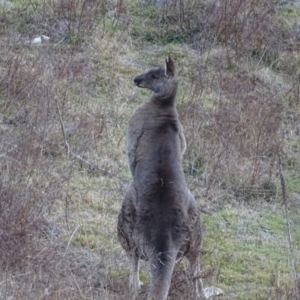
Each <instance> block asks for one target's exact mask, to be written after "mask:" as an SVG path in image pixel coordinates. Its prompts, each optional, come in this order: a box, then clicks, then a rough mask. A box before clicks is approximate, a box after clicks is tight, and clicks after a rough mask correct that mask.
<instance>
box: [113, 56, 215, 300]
mask: <svg viewBox="0 0 300 300" xmlns="http://www.w3.org/2000/svg"><path fill="white" fill-rule="evenodd" d="M134 83H135V84H136V85H137V86H138V87H140V88H147V89H150V90H151V91H152V92H153V93H152V96H151V98H150V100H149V101H148V102H146V103H144V104H142V105H140V106H139V107H138V108H137V109H136V110H135V112H134V113H133V115H132V116H131V118H130V120H129V123H128V130H127V158H128V164H129V168H130V171H131V174H132V177H133V182H132V183H131V185H130V186H129V188H128V190H127V192H126V194H125V198H124V201H123V205H122V208H121V211H120V213H119V216H118V237H119V240H120V243H121V245H122V247H123V248H124V249H125V251H126V254H127V256H128V259H129V265H130V277H129V285H130V288H131V290H132V291H133V293H134V294H135V296H137V291H138V288H139V287H140V281H139V274H138V272H139V271H138V261H139V259H145V260H148V261H149V263H150V290H149V295H148V299H149V300H165V299H167V296H168V291H169V287H170V283H171V277H172V273H173V269H174V266H175V262H176V259H178V258H180V257H182V256H186V257H187V259H188V260H189V262H190V266H191V276H192V278H193V283H194V297H195V298H196V299H199V298H200V297H201V296H205V295H204V294H205V290H204V289H203V287H202V281H201V279H200V268H199V264H198V257H199V255H200V245H201V225H200V216H199V212H198V209H197V204H196V201H195V199H194V197H193V196H192V194H191V193H190V191H189V190H188V188H187V184H186V181H185V176H184V172H183V168H182V155H183V152H184V150H185V147H186V144H185V138H184V135H183V131H182V126H181V124H180V123H179V119H178V114H177V111H176V108H175V97H176V92H177V86H178V82H177V78H176V71H175V65H174V62H173V60H172V58H171V56H170V55H169V56H168V58H167V60H166V64H165V66H164V67H159V68H154V69H151V70H150V71H148V72H146V73H144V74H142V75H140V76H138V77H136V78H135V79H134ZM214 294H216V293H214Z"/></svg>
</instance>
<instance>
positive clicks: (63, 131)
mask: <svg viewBox="0 0 300 300" xmlns="http://www.w3.org/2000/svg"><path fill="white" fill-rule="evenodd" d="M55 102H56V107H57V112H58V115H59V122H60V127H61V131H62V134H63V139H64V144H65V149H66V150H67V155H68V157H72V158H75V159H76V160H78V161H79V162H80V163H81V164H85V165H87V166H88V168H89V169H90V170H92V171H94V172H96V171H98V172H99V173H102V174H103V175H109V174H108V172H107V171H105V170H103V169H101V168H99V167H98V166H97V165H95V164H93V163H91V162H89V161H88V160H86V159H84V158H83V157H81V156H80V155H78V154H75V153H73V152H72V151H70V146H69V143H68V141H67V137H66V131H65V126H64V122H63V118H62V115H61V111H60V108H59V105H58V100H57V99H56V100H55Z"/></svg>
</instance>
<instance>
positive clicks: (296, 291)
mask: <svg viewBox="0 0 300 300" xmlns="http://www.w3.org/2000/svg"><path fill="white" fill-rule="evenodd" d="M278 168H279V177H280V183H281V190H282V199H283V204H284V210H285V221H286V229H287V235H288V242H289V247H290V256H291V257H290V260H291V268H292V272H293V280H294V293H295V296H296V299H297V300H299V299H300V298H299V294H298V279H297V272H296V268H295V260H294V257H295V256H294V249H293V242H292V235H291V227H290V222H289V215H288V207H287V199H286V187H285V180H284V177H283V174H282V162H281V155H280V153H278Z"/></svg>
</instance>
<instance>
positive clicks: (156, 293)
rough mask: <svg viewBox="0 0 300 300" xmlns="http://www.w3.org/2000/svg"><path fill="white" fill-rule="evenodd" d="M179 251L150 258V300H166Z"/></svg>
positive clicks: (157, 254)
mask: <svg viewBox="0 0 300 300" xmlns="http://www.w3.org/2000/svg"><path fill="white" fill-rule="evenodd" d="M176 256H177V251H165V252H160V253H156V254H154V255H153V256H152V257H151V258H150V260H149V261H150V273H151V278H150V291H149V297H148V299H149V300H165V299H167V297H168V292H169V288H170V284H171V279H172V273H173V270H174V266H175V262H176Z"/></svg>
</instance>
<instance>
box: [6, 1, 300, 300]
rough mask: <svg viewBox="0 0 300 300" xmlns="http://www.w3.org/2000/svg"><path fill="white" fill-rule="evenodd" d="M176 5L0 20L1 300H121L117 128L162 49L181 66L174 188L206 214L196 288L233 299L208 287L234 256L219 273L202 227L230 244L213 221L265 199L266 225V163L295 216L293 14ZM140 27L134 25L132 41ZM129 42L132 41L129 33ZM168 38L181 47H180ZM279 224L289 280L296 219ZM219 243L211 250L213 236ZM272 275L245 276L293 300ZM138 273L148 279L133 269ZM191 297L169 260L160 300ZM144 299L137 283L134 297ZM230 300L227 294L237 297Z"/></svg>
mask: <svg viewBox="0 0 300 300" xmlns="http://www.w3.org/2000/svg"><path fill="white" fill-rule="evenodd" d="M180 4H181V5H180ZM182 4H183V1H173V2H172V1H171V2H169V5H167V6H164V7H161V8H158V7H156V8H153V7H152V6H149V5H144V6H143V10H144V11H143V14H141V16H142V17H141V16H140V15H139V14H140V11H139V6H138V5H137V3H133V2H128V3H127V2H126V3H125V2H124V1H87V0H82V1H73V0H72V1H71V0H68V1H60V0H58V1H20V3H18V4H17V3H13V2H12V3H9V4H7V6H1V7H0V15H1V19H0V44H1V47H0V49H1V50H0V54H1V60H0V170H1V176H0V195H1V196H0V197H1V201H0V273H1V276H0V298H1V299H55V300H58V299H116V300H121V299H124V300H128V299H130V294H129V291H128V289H127V275H128V269H127V261H126V258H125V256H124V253H123V252H122V251H121V248H120V246H119V243H118V241H117V238H116V228H115V227H116V216H117V213H118V211H119V208H120V204H121V200H122V197H123V194H124V190H125V188H126V186H127V184H128V183H129V181H130V173H129V171H128V168H127V164H126V158H125V153H124V151H125V132H126V122H127V120H128V118H129V116H130V114H131V113H132V111H133V109H134V108H135V107H136V106H137V105H138V104H139V102H140V101H143V99H144V98H145V97H148V95H147V96H145V97H144V92H143V91H142V92H140V91H136V90H135V89H134V88H133V86H132V84H131V81H132V78H134V76H135V75H136V74H138V73H140V71H141V69H145V68H146V67H148V66H149V65H153V64H157V62H159V61H162V59H163V57H164V56H165V54H167V53H168V52H170V51H171V52H172V53H173V56H174V57H175V59H176V62H177V65H178V69H179V79H180V89H179V94H178V110H179V113H180V117H181V120H182V123H183V126H184V129H185V135H186V138H187V142H188V150H187V153H186V155H185V161H184V164H185V170H186V174H187V179H188V182H189V186H190V187H191V188H192V190H193V192H194V193H195V194H196V195H197V196H201V199H200V200H199V203H200V204H201V205H204V204H205V205H207V203H209V205H208V206H210V207H209V208H210V211H211V212H213V213H214V216H213V217H211V218H210V219H208V220H206V221H207V225H206V226H207V230H206V235H207V240H206V241H207V244H205V246H206V247H207V248H208V249H209V251H208V252H207V253H206V254H205V255H204V258H203V265H204V271H203V277H204V280H205V282H210V281H212V280H213V281H218V282H219V283H220V284H221V285H223V287H224V288H225V289H226V287H228V286H229V287H232V289H234V288H236V286H234V284H233V283H228V281H227V278H224V276H222V274H226V276H227V277H228V278H230V276H231V275H232V274H235V273H234V272H232V273H231V272H230V268H231V267H232V265H234V263H235V262H236V261H237V260H238V258H236V257H235V256H234V249H235V247H236V246H240V244H236V241H235V239H234V236H230V237H229V238H228V239H229V241H230V242H232V244H230V246H228V247H229V250H228V249H226V251H229V252H232V253H231V254H230V255H231V256H230V257H233V261H231V263H228V261H230V258H228V257H229V254H227V252H226V251H225V250H219V254H220V253H221V252H222V251H225V254H224V253H223V252H222V255H220V256H218V255H219V254H216V253H215V252H214V250H210V249H214V248H215V247H216V246H215V245H218V247H220V249H221V248H222V244H218V243H216V241H214V237H211V236H210V232H209V230H210V231H211V232H213V234H214V235H216V236H218V234H219V231H214V229H215V228H219V227H221V228H222V230H223V231H222V232H223V235H226V232H229V233H228V234H227V236H229V235H230V234H234V232H235V231H230V230H231V227H230V225H228V223H226V222H224V220H223V215H222V209H223V208H224V206H225V205H226V204H228V203H229V202H230V205H232V206H234V205H240V204H238V203H244V200H247V204H245V205H248V203H251V201H254V203H256V204H255V206H257V205H258V203H263V204H261V205H260V206H258V207H255V208H253V209H252V208H251V209H249V208H247V209H249V211H251V212H252V213H253V214H254V217H253V218H254V220H256V219H259V218H258V217H257V215H259V214H260V213H261V212H259V210H260V209H262V210H263V212H267V211H268V209H269V208H270V207H268V204H266V202H265V200H267V201H269V202H270V203H271V204H272V205H274V206H276V207H277V205H278V208H276V209H274V214H275V215H276V216H277V214H278V215H279V214H280V210H281V208H280V196H279V195H280V194H279V184H278V183H279V182H278V177H277V171H278V165H277V155H278V153H281V154H282V157H283V170H284V172H286V173H285V176H286V181H287V182H286V183H287V192H288V197H289V199H290V200H289V201H290V202H289V203H288V207H289V208H291V209H292V210H294V211H297V210H299V203H298V202H297V201H296V200H295V201H294V200H293V197H292V195H293V193H296V194H298V193H300V187H299V183H298V181H297V180H298V179H299V176H298V175H297V174H298V172H299V170H300V169H299V168H300V165H299V148H300V145H299V121H300V115H299V108H300V101H299V74H298V73H299V71H298V67H297V66H298V65H299V57H298V53H297V51H298V46H299V45H298V42H297V41H296V38H295V37H294V36H293V32H292V30H291V28H292V21H291V20H292V19H293V18H294V19H296V17H297V14H298V13H299V12H298V11H296V12H293V13H294V14H293V13H292V14H291V15H287V14H288V11H287V10H288V8H289V7H290V6H280V5H278V3H277V1H260V2H259V3H256V2H255V1H248V2H247V3H246V2H245V1H238V0H226V1H205V2H203V3H202V2H200V1H199V2H198V1H185V2H184V6H183V5H182ZM139 5H140V6H141V4H139ZM141 7H142V6H141ZM286 7H287V8H286ZM172 20H173V21H174V20H175V21H176V22H173V21H172ZM139 22H140V23H142V22H148V23H147V24H146V26H142V27H141V26H140V27H138V29H137V24H139ZM153 24H155V26H156V27H152V26H153ZM157 24H158V25H159V26H157ZM147 26H148V27H147ZM153 29H155V30H157V32H159V40H158V41H157V44H153V43H149V40H150V38H149V36H150V37H151V34H150V33H151V31H153ZM137 30H140V35H139V36H136V35H134V34H133V33H134V32H135V34H136V32H137ZM147 30H148V31H149V32H150V33H149V32H147ZM41 34H45V35H49V36H50V37H51V40H50V43H49V44H42V45H40V46H33V45H30V44H28V43H25V42H26V41H28V40H30V39H32V38H33V37H35V36H38V35H41ZM174 36H175V37H176V39H175V38H174V39H172V37H174ZM178 38H180V39H181V40H180V41H181V42H187V43H185V44H178V43H177V41H178ZM169 40H171V41H173V42H174V41H175V43H173V44H168V43H167V42H166V41H169ZM152 42H153V41H152ZM139 43H141V44H139ZM162 45H163V46H162ZM206 200H210V202H206V203H204V201H206ZM236 200H238V201H237V202H235V201H236ZM249 205H250V206H251V204H249ZM272 207H273V206H272ZM239 209H240V207H239ZM243 209H244V208H243ZM292 210H291V213H292V212H293V211H292ZM238 211H239V210H238ZM240 211H242V209H241V210H240ZM237 214H240V215H241V213H240V212H239V213H237ZM249 214H250V213H249ZM270 218H271V217H270ZM290 218H291V221H292V224H294V225H295V227H292V235H293V238H294V249H295V261H296V265H295V268H297V269H298V265H297V264H298V261H299V260H298V255H299V231H298V230H297V225H299V219H298V218H297V216H295V215H291V216H290ZM279 219H280V218H279ZM267 220H269V219H267ZM280 220H281V219H280ZM248 221H249V222H250V220H248V219H247V222H248ZM209 222H212V223H209ZM214 222H215V223H214ZM232 222H235V221H234V219H233V220H232ZM220 224H221V225H220ZM272 224H273V223H272ZM274 224H276V222H275V223H274ZM249 226H250V225H249ZM251 226H252V225H251ZM253 226H254V225H253ZM255 228H256V227H255ZM255 230H257V232H260V231H259V230H260V229H255ZM276 230H277V229H276V228H275V229H274V231H275V232H276V233H277V231H276ZM280 230H281V227H280ZM278 232H279V229H278ZM284 234H285V233H284ZM284 234H283V236H281V235H280V234H279V235H278V239H280V242H278V245H281V244H280V243H283V242H282V241H285V239H284ZM218 240H220V241H222V243H225V241H224V240H222V235H220V236H219V238H218ZM274 240H275V239H274ZM272 241H273V239H272ZM215 243H216V244H215ZM278 247H279V248H280V247H281V246H278ZM245 248H246V247H245ZM267 249H268V248H267ZM280 249H281V248H280ZM284 249H285V248H284ZM256 250H257V251H258V252H257V253H260V252H259V249H257V248H252V251H256ZM257 255H259V254H257ZM272 255H273V254H272ZM287 255H289V254H287ZM215 257H217V259H215ZM274 257H275V258H276V259H277V258H278V256H276V255H275V254H274ZM275 258H274V260H275ZM285 258H286V256H285V257H284V258H283V259H285ZM271 259H273V256H270V261H271ZM274 260H272V261H271V262H272V263H273V262H274ZM282 264H283V263H282ZM266 265H267V264H266ZM276 268H277V267H276V266H275V265H274V267H273V268H272V272H271V273H268V276H270V280H269V281H268V283H266V281H264V282H263V283H261V282H259V283H257V282H256V281H255V279H254V278H255V276H252V275H251V276H252V277H249V278H250V279H249V280H250V281H251V280H253V282H251V283H252V284H253V286H255V284H257V285H260V286H263V288H262V290H264V292H262V295H268V297H269V299H296V298H295V297H296V296H295V295H294V294H293V291H294V289H293V288H292V287H293V286H295V284H297V283H296V282H295V280H294V279H293V278H292V276H289V274H288V271H287V270H289V269H288V268H287V269H285V268H283V269H280V268H279V267H278V270H277V269H276ZM268 270H269V269H268ZM141 271H142V280H143V281H145V282H147V267H146V266H145V265H143V266H142V270H141ZM268 272H269V271H268ZM232 276H233V278H234V280H236V281H237V282H239V280H240V278H239V277H238V276H236V275H232ZM249 276H250V275H249ZM282 278H284V281H282ZM189 284H190V280H189V278H188V275H187V272H186V270H185V264H184V263H181V264H179V265H178V267H177V269H176V271H175V273H174V278H173V283H172V287H171V290H170V297H169V298H170V299H179V298H184V299H190V298H189V297H190V294H189V291H190V287H189ZM238 284H239V283H238ZM213 285H215V284H213ZM229 289H230V288H229ZM265 291H267V292H265ZM146 293H147V284H145V287H144V288H143V290H142V291H141V297H144V296H145V295H146ZM241 295H243V293H242V292H241V293H236V292H232V293H231V294H230V292H229V293H228V297H236V298H234V299H245V298H241V297H243V296H241ZM251 295H253V294H251ZM239 297H240V298H239ZM251 297H252V296H249V298H247V299H254V298H253V297H252V298H251ZM224 298H225V299H226V296H225V297H224Z"/></svg>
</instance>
